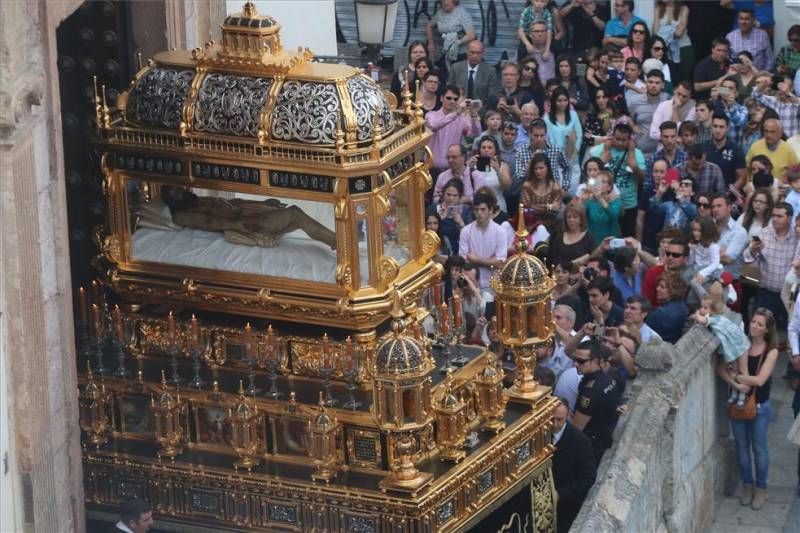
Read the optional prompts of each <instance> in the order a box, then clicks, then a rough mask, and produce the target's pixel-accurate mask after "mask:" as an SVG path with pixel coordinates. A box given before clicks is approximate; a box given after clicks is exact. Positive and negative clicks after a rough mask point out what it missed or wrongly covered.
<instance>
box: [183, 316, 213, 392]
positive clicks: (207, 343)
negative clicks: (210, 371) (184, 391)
mask: <svg viewBox="0 0 800 533" xmlns="http://www.w3.org/2000/svg"><path fill="white" fill-rule="evenodd" d="M210 349H211V334H210V333H209V332H208V331H204V332H201V333H200V334H199V338H198V339H197V340H196V342H195V341H193V342H192V347H191V349H190V353H191V356H192V380H191V381H190V382H189V385H188V387H189V388H190V389H195V390H201V389H203V388H204V387H205V386H206V382H205V381H203V378H201V377H200V369H201V367H202V361H201V358H204V357H205V354H206V352H207V351H209V350H210Z"/></svg>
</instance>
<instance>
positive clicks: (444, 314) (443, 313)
mask: <svg viewBox="0 0 800 533" xmlns="http://www.w3.org/2000/svg"><path fill="white" fill-rule="evenodd" d="M448 318H449V309H447V304H445V303H443V304H442V305H440V306H439V331H441V333H442V335H443V336H445V337H446V336H447V334H448V333H450V323H449V321H448Z"/></svg>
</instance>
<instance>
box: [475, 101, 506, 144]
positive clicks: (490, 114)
mask: <svg viewBox="0 0 800 533" xmlns="http://www.w3.org/2000/svg"><path fill="white" fill-rule="evenodd" d="M483 123H484V126H485V128H484V130H483V131H482V132H481V134H480V135H478V136H477V137H475V141H473V143H472V151H473V152H477V151H478V148H479V145H480V142H481V139H483V138H484V137H491V138H493V139H495V140H496V141H497V142H498V143H501V142H503V135H502V133H501V132H500V128H502V127H503V115H502V113H500V111H497V110H496V109H491V110H489V111H487V112H486V114H485V115H484V116H483Z"/></svg>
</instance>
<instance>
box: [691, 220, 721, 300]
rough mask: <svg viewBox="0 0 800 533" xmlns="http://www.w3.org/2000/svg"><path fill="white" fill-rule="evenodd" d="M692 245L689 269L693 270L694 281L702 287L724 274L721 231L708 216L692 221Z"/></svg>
mask: <svg viewBox="0 0 800 533" xmlns="http://www.w3.org/2000/svg"><path fill="white" fill-rule="evenodd" d="M691 231H692V244H690V247H691V251H690V252H689V263H688V266H689V268H691V269H693V271H694V277H693V280H694V281H696V282H697V283H700V284H701V285H702V284H703V283H705V281H706V280H709V279H713V278H716V277H718V276H719V275H720V273H721V272H722V263H720V259H719V255H720V251H719V243H718V242H717V241H719V230H718V229H717V225H716V224H715V223H714V220H713V219H712V218H711V217H708V216H701V217H697V218H696V219H694V220H693V221H692V224H691Z"/></svg>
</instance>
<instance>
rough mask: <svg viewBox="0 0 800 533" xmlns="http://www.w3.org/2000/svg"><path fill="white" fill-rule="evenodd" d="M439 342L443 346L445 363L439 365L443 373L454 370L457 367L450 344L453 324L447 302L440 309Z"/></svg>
mask: <svg viewBox="0 0 800 533" xmlns="http://www.w3.org/2000/svg"><path fill="white" fill-rule="evenodd" d="M437 318H438V319H439V320H438V341H437V342H438V343H439V344H440V345H441V346H442V355H443V356H444V363H442V366H441V367H439V371H440V372H441V373H442V374H446V373H448V372H453V371H455V370H456V367H455V366H453V364H452V362H451V361H450V344H451V343H452V342H453V324H452V319H451V317H450V312H449V309H448V307H447V304H444V303H443V304H442V305H440V306H439V309H438V317H437Z"/></svg>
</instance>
